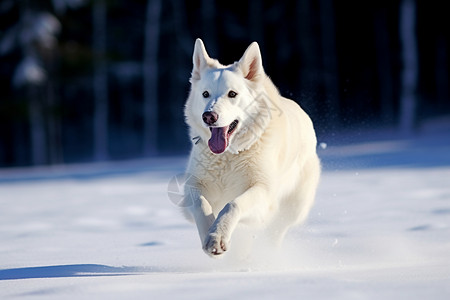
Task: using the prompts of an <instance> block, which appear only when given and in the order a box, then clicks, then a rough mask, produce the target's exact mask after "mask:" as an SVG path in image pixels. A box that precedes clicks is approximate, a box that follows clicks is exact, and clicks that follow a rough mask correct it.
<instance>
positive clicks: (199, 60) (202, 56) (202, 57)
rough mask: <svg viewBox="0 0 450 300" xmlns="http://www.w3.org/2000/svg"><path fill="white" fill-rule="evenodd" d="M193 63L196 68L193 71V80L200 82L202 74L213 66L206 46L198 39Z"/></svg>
mask: <svg viewBox="0 0 450 300" xmlns="http://www.w3.org/2000/svg"><path fill="white" fill-rule="evenodd" d="M192 63H193V64H194V67H193V69H192V77H191V78H192V79H194V80H199V79H200V73H201V72H202V71H203V70H204V69H205V68H206V67H207V66H208V65H210V64H211V58H210V57H209V55H208V52H206V48H205V45H204V44H203V41H202V40H201V39H197V40H196V41H195V45H194V54H193V55H192Z"/></svg>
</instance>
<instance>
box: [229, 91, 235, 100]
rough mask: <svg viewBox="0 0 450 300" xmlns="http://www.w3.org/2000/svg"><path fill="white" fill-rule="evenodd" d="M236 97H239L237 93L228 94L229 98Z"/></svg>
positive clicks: (230, 92)
mask: <svg viewBox="0 0 450 300" xmlns="http://www.w3.org/2000/svg"><path fill="white" fill-rule="evenodd" d="M236 96H237V93H236V92H235V91H229V92H228V97H230V98H234V97H236Z"/></svg>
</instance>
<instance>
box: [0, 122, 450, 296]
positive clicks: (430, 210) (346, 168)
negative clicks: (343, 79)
mask: <svg viewBox="0 0 450 300" xmlns="http://www.w3.org/2000/svg"><path fill="white" fill-rule="evenodd" d="M449 137H450V131H449V130H444V131H441V132H438V133H434V134H428V133H425V134H421V135H420V136H419V137H418V138H415V139H412V140H400V141H396V140H392V139H391V140H384V139H382V138H375V139H372V141H371V142H367V140H368V139H366V142H364V139H361V141H360V142H358V143H356V144H351V145H348V144H347V145H340V146H338V145H334V144H333V143H332V142H329V143H328V146H327V147H326V148H325V147H324V148H325V149H320V155H321V157H322V158H323V162H324V173H323V177H322V181H321V185H320V189H319V192H318V196H317V201H316V205H315V207H314V209H313V211H312V213H311V215H310V218H309V220H308V222H307V223H306V224H305V225H304V226H302V227H299V228H297V229H295V230H293V231H291V232H290V234H289V239H288V240H287V241H286V243H285V245H284V247H283V248H282V249H281V250H280V251H279V252H278V253H275V254H273V253H272V250H271V248H270V247H261V248H253V251H252V255H251V256H250V257H241V255H240V252H239V251H238V250H243V248H245V247H246V246H247V244H248V240H249V239H248V238H246V237H247V235H246V233H245V230H244V232H241V233H240V234H239V232H238V234H237V236H236V239H235V240H234V243H232V245H231V247H232V248H231V250H230V252H229V253H227V256H226V257H224V258H223V259H220V260H215V259H211V258H209V257H207V256H206V255H205V254H203V252H202V251H201V249H200V244H199V241H198V237H197V233H196V229H195V228H194V226H192V225H191V224H189V223H187V222H186V221H185V220H184V219H183V218H182V217H181V216H180V214H179V213H178V210H177V207H176V206H175V205H174V204H173V203H172V202H170V201H169V199H168V197H167V185H168V182H169V180H170V178H171V177H172V176H174V175H176V174H178V173H181V172H182V171H183V165H184V159H183V158H173V159H170V158H167V159H158V160H150V161H136V162H126V163H115V164H95V165H86V166H71V167H54V168H40V169H15V170H0V299H20V298H33V299H39V298H42V299H79V298H81V299H88V298H89V299H103V298H104V299H106V298H107V299H125V298H126V299H144V298H145V299H160V298H158V297H169V298H168V299H173V298H187V299H190V298H192V299H194V298H195V299H212V298H214V299H236V298H237V299H241V298H248V299H273V298H274V297H275V296H276V297H277V298H280V299H281V298H293V297H295V298H296V299H301V298H302V299H450V138H449ZM323 146H325V145H323ZM248 236H252V235H248ZM252 239H253V238H252ZM255 240H256V242H255V243H258V241H257V240H258V238H257V237H256V238H255Z"/></svg>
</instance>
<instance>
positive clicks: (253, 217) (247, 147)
mask: <svg viewBox="0 0 450 300" xmlns="http://www.w3.org/2000/svg"><path fill="white" fill-rule="evenodd" d="M193 62H194V67H193V70H192V77H191V80H190V82H191V85H192V88H191V92H190V95H189V98H188V99H187V102H186V107H185V116H186V122H187V124H188V125H189V128H190V136H191V138H192V139H193V141H194V142H193V145H192V150H191V154H190V159H189V164H188V167H187V174H190V175H192V176H191V180H190V181H189V184H187V185H185V200H184V201H185V203H187V204H188V205H184V206H185V207H184V212H185V215H186V216H187V217H188V218H189V219H191V220H194V221H195V223H196V224H197V228H198V232H199V235H200V240H201V242H202V246H203V250H204V251H205V252H206V253H207V254H208V255H210V256H218V255H221V254H223V253H224V252H225V251H227V250H228V249H229V247H230V239H231V237H232V235H233V231H234V230H235V228H236V226H237V225H238V224H239V223H247V224H254V225H259V226H260V227H261V226H264V228H267V229H265V231H266V232H267V233H268V234H269V235H270V236H271V237H273V238H274V240H275V241H276V242H281V241H282V239H283V237H284V235H285V234H286V232H287V230H288V229H289V227H291V226H292V225H295V224H298V223H300V222H301V221H303V220H304V219H305V217H306V216H307V215H308V213H309V211H310V209H311V206H312V204H313V202H314V197H315V192H316V188H317V184H318V181H319V177H320V161H319V158H318V157H317V154H316V143H317V142H316V136H315V132H314V128H313V124H312V122H311V120H310V118H309V117H308V115H307V114H306V113H305V112H304V111H303V110H302V109H301V108H300V106H299V105H297V104H296V103H295V102H294V101H292V100H289V99H286V98H283V97H282V96H280V94H279V93H278V90H277V88H276V87H275V86H274V84H273V83H272V81H271V80H270V79H269V77H268V76H267V75H266V74H265V73H264V69H263V66H262V59H261V53H260V50H259V46H258V44H257V43H256V42H254V43H252V44H251V45H250V46H249V47H248V48H247V50H246V51H245V53H244V55H243V56H242V58H241V59H240V60H239V61H238V62H236V63H234V64H232V65H228V66H223V65H221V64H220V63H219V62H218V61H217V60H215V59H212V58H210V57H209V56H208V54H207V52H206V50H205V47H204V45H203V42H202V41H201V40H200V39H197V40H196V42H195V47H194V55H193Z"/></svg>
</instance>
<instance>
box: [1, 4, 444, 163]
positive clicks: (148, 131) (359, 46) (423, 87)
mask: <svg viewBox="0 0 450 300" xmlns="http://www.w3.org/2000/svg"><path fill="white" fill-rule="evenodd" d="M445 12H446V5H445V3H444V2H438V1H422V0H396V1H375V0H369V1H356V0H340V1H331V0H319V1H315V0H301V1H275V0H271V1H269V0H266V1H258V0H249V1H239V2H236V1H209V0H194V1H181V0H168V1H162V0H133V1H125V0H97V1H87V0H86V1H83V0H4V1H2V2H1V3H0V87H1V91H2V97H1V99H0V166H19V165H39V164H58V163H70V162H84V161H93V160H107V159H125V158H135V157H146V156H154V155H173V154H185V153H187V151H188V149H189V143H190V141H189V140H188V139H187V134H186V127H185V125H184V117H183V105H184V101H185V99H186V96H187V94H188V89H189V83H188V79H189V77H190V71H191V55H192V49H193V43H194V40H195V38H197V37H201V38H202V39H203V40H204V41H205V44H206V46H207V49H208V51H209V53H210V55H211V56H212V57H216V58H219V60H220V61H221V62H223V63H232V62H233V61H235V60H237V59H239V58H240V56H241V55H242V53H243V51H244V50H245V48H246V47H247V45H248V44H249V43H250V42H252V41H255V40H256V41H258V43H259V44H260V46H261V50H262V54H263V60H264V67H265V69H266V72H267V73H268V74H269V75H270V76H271V77H272V79H273V81H274V82H275V84H276V85H277V86H278V87H279V88H280V92H281V93H282V94H283V95H285V96H287V97H290V98H292V99H294V100H296V101H298V102H299V103H300V104H301V105H302V106H303V107H304V108H305V110H306V111H307V112H308V113H309V114H310V115H311V117H312V118H313V120H314V122H315V124H316V128H317V132H318V134H319V136H323V135H330V134H332V133H335V132H337V131H339V130H343V129H348V128H362V130H363V129H364V128H374V127H390V128H394V129H397V130H398V131H399V132H402V133H404V134H414V133H415V132H417V130H420V124H421V122H422V121H423V120H425V119H427V118H433V117H438V116H440V115H444V114H449V113H450V96H449V53H450V51H449V50H450V48H449V43H450V20H449V19H448V18H447V16H446V15H445Z"/></svg>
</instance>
